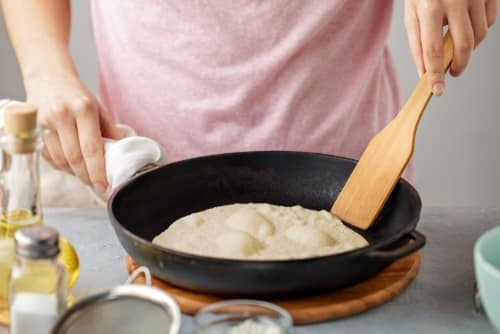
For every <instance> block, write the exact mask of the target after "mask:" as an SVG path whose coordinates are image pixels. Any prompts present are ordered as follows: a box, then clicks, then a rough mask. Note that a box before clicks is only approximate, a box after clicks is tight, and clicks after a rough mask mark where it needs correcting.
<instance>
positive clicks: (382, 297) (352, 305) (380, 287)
mask: <svg viewBox="0 0 500 334" xmlns="http://www.w3.org/2000/svg"><path fill="white" fill-rule="evenodd" d="M126 264H127V271H128V272H129V273H131V272H133V271H134V270H135V269H136V268H137V267H138V266H139V265H138V264H137V263H136V262H135V261H134V260H133V259H132V258H131V257H130V256H127V258H126ZM419 267H420V253H418V252H417V253H414V254H412V255H409V256H407V257H405V258H402V259H400V260H398V261H396V262H394V263H393V264H391V265H390V266H389V267H387V268H386V269H385V270H384V271H382V272H380V273H379V274H377V275H375V276H373V277H372V278H370V279H368V280H366V281H364V282H361V283H358V284H356V285H353V286H350V287H347V288H344V289H341V290H337V291H334V292H329V293H328V292H327V293H324V294H322V295H317V296H311V297H304V298H299V299H287V300H272V299H271V300H268V301H269V302H271V303H274V304H277V305H279V306H281V307H283V308H284V309H286V310H287V311H288V312H289V313H290V315H291V316H292V318H293V320H294V323H295V324H296V325H298V324H308V323H315V322H320V321H326V320H333V319H338V318H343V317H347V316H351V315H354V314H357V313H361V312H364V311H366V310H369V309H371V308H374V307H376V306H378V305H381V304H383V303H385V302H387V301H389V300H391V299H392V298H394V297H395V296H397V295H399V294H400V293H401V292H403V290H404V289H405V288H406V287H407V286H408V285H409V284H410V283H411V281H413V279H414V278H415V276H416V275H417V272H418V269H419ZM135 283H142V284H143V283H144V277H143V276H140V277H138V278H137V279H136V280H135ZM153 285H154V286H155V287H157V288H160V289H162V290H164V291H166V292H167V293H169V294H170V295H171V296H172V297H174V298H175V300H176V301H177V303H178V304H179V307H180V308H181V310H182V312H183V313H186V314H195V313H196V312H197V311H198V310H199V309H200V308H202V307H204V306H207V305H209V304H212V303H215V302H217V301H220V300H223V299H225V298H222V297H218V296H214V295H205V294H200V293H197V292H195V291H189V290H184V289H182V288H179V287H176V286H173V285H170V284H168V283H166V282H163V281H161V280H159V279H156V278H153Z"/></svg>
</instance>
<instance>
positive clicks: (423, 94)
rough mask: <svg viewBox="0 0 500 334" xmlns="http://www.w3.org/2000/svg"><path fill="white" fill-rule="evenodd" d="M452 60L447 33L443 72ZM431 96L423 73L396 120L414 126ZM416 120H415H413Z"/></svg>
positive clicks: (451, 49) (444, 46) (450, 45)
mask: <svg viewBox="0 0 500 334" xmlns="http://www.w3.org/2000/svg"><path fill="white" fill-rule="evenodd" d="M452 59H453V41H452V39H451V34H450V32H449V31H448V32H447V33H446V35H445V36H444V38H443V60H444V61H443V70H444V72H446V71H448V69H449V68H450V65H451V61H452ZM431 96H432V90H431V87H430V85H429V82H428V79H427V73H425V74H424V75H423V76H422V77H421V78H420V81H419V83H418V84H417V87H415V90H414V91H413V93H412V94H411V96H410V97H409V99H408V101H407V102H406V104H405V105H404V106H403V108H402V109H401V111H400V112H399V113H398V116H397V117H396V119H399V120H403V119H404V120H406V121H407V122H408V125H414V127H415V130H416V126H417V125H418V122H419V120H420V118H421V117H422V114H423V113H424V110H425V107H426V106H427V103H428V102H429V100H430V98H431ZM415 118H416V119H415Z"/></svg>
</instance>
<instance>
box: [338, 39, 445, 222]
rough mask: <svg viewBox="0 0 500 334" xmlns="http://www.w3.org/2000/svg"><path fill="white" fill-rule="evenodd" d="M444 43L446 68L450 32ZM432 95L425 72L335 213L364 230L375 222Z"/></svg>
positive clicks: (348, 184)
mask: <svg viewBox="0 0 500 334" xmlns="http://www.w3.org/2000/svg"><path fill="white" fill-rule="evenodd" d="M443 44H444V45H443V46H444V62H443V69H444V70H445V71H446V70H448V68H449V66H450V63H451V60H452V58H453V42H452V40H451V36H450V33H446V35H445V37H444V40H443ZM431 96H432V91H431V88H430V86H429V82H428V80H427V75H426V74H424V75H423V76H422V78H421V79H420V81H419V83H418V84H417V86H416V87H415V90H414V91H413V93H412V94H411V96H410V98H409V99H408V102H406V104H405V105H404V106H403V108H402V109H401V111H400V112H399V113H398V115H397V116H396V117H395V118H394V119H393V120H392V121H391V122H390V123H389V124H388V125H387V126H386V127H385V128H384V129H382V131H380V132H379V133H378V134H377V135H376V136H374V137H373V138H372V140H371V141H370V143H369V144H368V146H367V148H366V149H365V151H364V153H363V154H362V155H361V158H360V159H359V162H358V163H357V165H356V167H355V168H354V170H353V171H352V173H351V175H350V176H349V178H348V179H347V182H346V184H345V185H344V188H343V189H342V191H341V192H340V194H339V196H338V197H337V200H336V201H335V203H334V204H333V207H332V209H331V212H332V213H333V214H334V215H336V216H337V217H339V218H340V219H342V220H343V221H344V222H347V223H350V224H351V225H354V226H357V227H359V228H361V229H367V228H369V227H370V226H371V225H372V224H373V222H374V221H375V219H376V218H377V216H378V215H379V213H380V211H381V210H382V208H383V207H384V204H385V202H386V201H387V199H388V198H389V196H390V194H391V192H392V190H393V189H394V187H395V185H396V184H397V182H398V181H399V178H400V177H401V174H402V173H403V171H404V169H405V167H406V166H407V165H408V161H409V160H410V159H411V156H412V154H413V148H414V146H415V135H416V132H417V127H418V123H419V121H420V118H421V117H422V114H423V112H424V109H425V107H426V106H427V103H428V102H429V100H430V98H431Z"/></svg>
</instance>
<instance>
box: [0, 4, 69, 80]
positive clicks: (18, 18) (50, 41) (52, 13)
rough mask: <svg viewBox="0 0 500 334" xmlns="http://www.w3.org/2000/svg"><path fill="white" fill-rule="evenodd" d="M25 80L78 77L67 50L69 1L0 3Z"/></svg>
mask: <svg viewBox="0 0 500 334" xmlns="http://www.w3.org/2000/svg"><path fill="white" fill-rule="evenodd" d="M0 1H1V4H2V8H3V12H4V17H5V23H6V26H7V31H8V33H9V37H10V40H11V43H12V46H13V48H14V51H15V54H16V57H17V60H18V63H19V66H20V68H21V72H22V75H23V79H24V81H25V84H26V83H27V82H26V81H29V80H30V79H32V78H36V77H39V76H44V75H46V74H57V73H67V74H74V75H76V68H75V65H74V63H73V60H72V58H71V53H70V51H69V47H68V41H69V31H70V3H69V0H43V1H39V0H0Z"/></svg>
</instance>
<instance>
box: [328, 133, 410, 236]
mask: <svg viewBox="0 0 500 334" xmlns="http://www.w3.org/2000/svg"><path fill="white" fill-rule="evenodd" d="M412 153H413V136H411V134H410V133H408V135H406V133H404V132H403V133H400V132H399V131H398V129H397V127H394V126H391V125H389V126H388V127H387V128H385V129H384V130H382V131H381V132H379V133H378V134H377V135H376V136H375V137H373V139H372V140H371V141H370V143H369V144H368V147H367V148H366V150H365V152H364V153H363V155H362V157H361V159H360V160H359V162H358V164H357V165H356V167H355V168H354V170H353V172H352V174H351V176H350V177H349V179H348V180H347V182H346V184H345V186H344V188H343V190H342V191H341V193H340V195H339V197H338V198H337V200H336V201H335V204H334V205H333V208H332V213H333V214H334V215H335V216H337V217H339V218H340V219H341V220H342V221H345V222H347V223H349V224H351V225H354V226H357V227H359V228H362V229H367V228H368V227H370V226H371V225H372V224H373V222H374V221H375V219H376V218H377V216H378V215H379V213H380V210H381V208H382V207H383V206H384V204H385V202H386V201H387V199H388V198H389V195H390V194H391V192H392V190H393V189H394V187H395V186H396V184H397V182H398V180H399V178H400V177H401V174H402V173H403V171H404V169H405V167H406V165H407V164H408V161H409V160H410V158H411V155H412Z"/></svg>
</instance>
